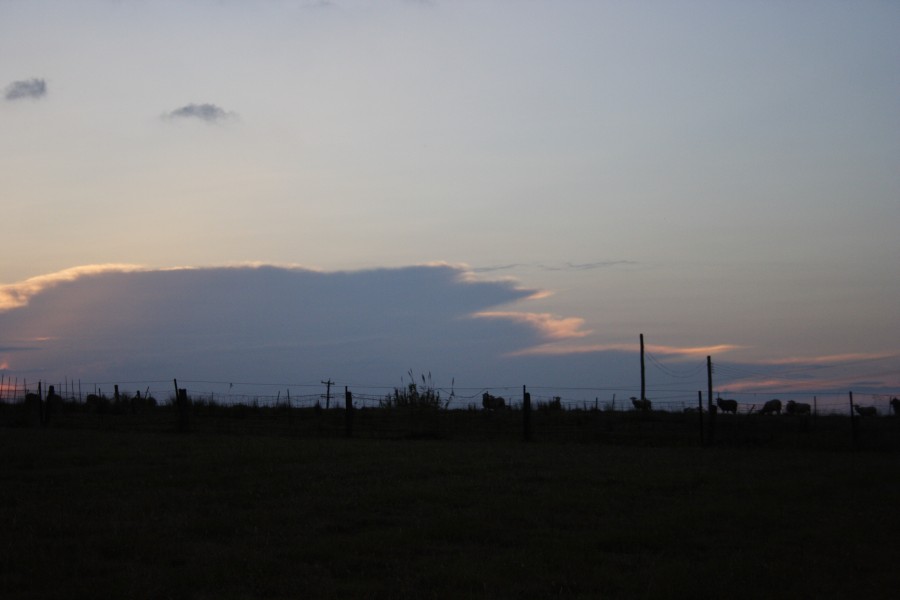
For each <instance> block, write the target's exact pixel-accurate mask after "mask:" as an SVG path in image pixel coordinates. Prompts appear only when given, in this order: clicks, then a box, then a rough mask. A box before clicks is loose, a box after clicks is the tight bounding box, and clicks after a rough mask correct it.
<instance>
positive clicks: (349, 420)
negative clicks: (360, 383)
mask: <svg viewBox="0 0 900 600" xmlns="http://www.w3.org/2000/svg"><path fill="white" fill-rule="evenodd" d="M344 433H345V435H346V436H347V437H352V436H353V392H351V391H350V390H349V389H347V386H344Z"/></svg>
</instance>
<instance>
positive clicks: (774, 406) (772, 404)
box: [759, 398, 781, 415]
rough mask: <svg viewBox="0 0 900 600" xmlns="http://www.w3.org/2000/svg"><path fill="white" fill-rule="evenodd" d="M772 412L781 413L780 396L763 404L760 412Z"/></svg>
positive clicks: (766, 413)
mask: <svg viewBox="0 0 900 600" xmlns="http://www.w3.org/2000/svg"><path fill="white" fill-rule="evenodd" d="M772 413H775V414H778V415H780V414H781V400H779V399H778V398H774V399H772V400H769V401H768V402H766V403H765V404H763V407H762V410H760V411H759V414H761V415H770V414H772Z"/></svg>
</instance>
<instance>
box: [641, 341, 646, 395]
mask: <svg viewBox="0 0 900 600" xmlns="http://www.w3.org/2000/svg"><path fill="white" fill-rule="evenodd" d="M645 373H646V371H645V370H644V334H643V333H642V334H641V401H642V402H643V401H644V400H646V399H647V379H646V377H645Z"/></svg>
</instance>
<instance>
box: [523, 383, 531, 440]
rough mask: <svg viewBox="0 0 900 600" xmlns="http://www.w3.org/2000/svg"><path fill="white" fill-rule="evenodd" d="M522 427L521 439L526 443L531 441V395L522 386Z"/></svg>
mask: <svg viewBox="0 0 900 600" xmlns="http://www.w3.org/2000/svg"><path fill="white" fill-rule="evenodd" d="M522 427H523V438H524V440H525V441H526V442H530V441H531V394H529V393H528V392H527V391H525V386H524V385H523V386H522Z"/></svg>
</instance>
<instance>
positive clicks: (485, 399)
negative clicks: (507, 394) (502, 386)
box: [481, 392, 506, 410]
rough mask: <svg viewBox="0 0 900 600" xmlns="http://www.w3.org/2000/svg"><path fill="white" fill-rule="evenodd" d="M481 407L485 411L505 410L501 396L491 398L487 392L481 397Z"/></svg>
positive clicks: (504, 401) (504, 402)
mask: <svg viewBox="0 0 900 600" xmlns="http://www.w3.org/2000/svg"><path fill="white" fill-rule="evenodd" d="M481 406H482V407H483V408H484V409H485V410H497V409H500V408H506V400H504V399H503V398H502V397H501V396H491V395H490V394H488V393H487V392H485V393H483V394H482V395H481Z"/></svg>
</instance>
